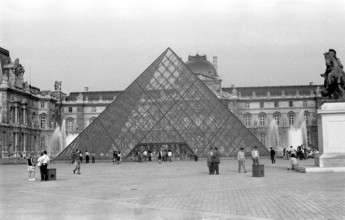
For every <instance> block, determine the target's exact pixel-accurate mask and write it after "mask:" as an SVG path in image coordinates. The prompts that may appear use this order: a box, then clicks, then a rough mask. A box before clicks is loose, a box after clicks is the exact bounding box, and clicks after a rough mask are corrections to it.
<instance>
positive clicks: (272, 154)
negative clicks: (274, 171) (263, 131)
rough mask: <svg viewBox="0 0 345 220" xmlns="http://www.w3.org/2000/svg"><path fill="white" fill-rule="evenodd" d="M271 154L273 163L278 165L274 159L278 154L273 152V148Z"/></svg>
mask: <svg viewBox="0 0 345 220" xmlns="http://www.w3.org/2000/svg"><path fill="white" fill-rule="evenodd" d="M270 153H271V161H272V163H276V160H275V159H274V156H275V155H276V152H275V150H273V148H272V147H271V150H270Z"/></svg>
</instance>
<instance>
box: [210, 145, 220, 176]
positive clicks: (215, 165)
mask: <svg viewBox="0 0 345 220" xmlns="http://www.w3.org/2000/svg"><path fill="white" fill-rule="evenodd" d="M219 164H220V153H219V151H218V148H216V147H215V148H213V147H211V148H210V149H209V152H208V153H207V166H208V171H209V174H210V175H214V174H216V175H219Z"/></svg>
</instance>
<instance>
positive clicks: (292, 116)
mask: <svg viewBox="0 0 345 220" xmlns="http://www.w3.org/2000/svg"><path fill="white" fill-rule="evenodd" d="M287 115H288V119H289V125H294V124H295V113H294V112H289V113H288V114H287Z"/></svg>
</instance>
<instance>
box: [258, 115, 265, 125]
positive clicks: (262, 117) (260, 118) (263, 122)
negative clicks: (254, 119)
mask: <svg viewBox="0 0 345 220" xmlns="http://www.w3.org/2000/svg"><path fill="white" fill-rule="evenodd" d="M259 121H260V126H261V127H263V126H265V121H266V114H265V113H263V112H262V113H260V114H259Z"/></svg>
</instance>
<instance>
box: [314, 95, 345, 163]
mask: <svg viewBox="0 0 345 220" xmlns="http://www.w3.org/2000/svg"><path fill="white" fill-rule="evenodd" d="M317 114H318V118H317V126H318V138H319V152H320V153H319V154H317V155H316V157H315V166H318V167H345V102H344V101H343V102H325V103H323V104H322V105H321V109H319V110H318V111H317Z"/></svg>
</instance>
